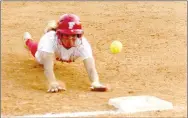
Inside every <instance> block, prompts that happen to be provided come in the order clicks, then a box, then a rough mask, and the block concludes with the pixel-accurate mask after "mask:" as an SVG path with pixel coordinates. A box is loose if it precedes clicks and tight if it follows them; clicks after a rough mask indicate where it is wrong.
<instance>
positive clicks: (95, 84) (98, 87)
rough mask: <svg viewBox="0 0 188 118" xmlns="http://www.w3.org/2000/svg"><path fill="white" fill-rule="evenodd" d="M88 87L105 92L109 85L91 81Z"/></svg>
mask: <svg viewBox="0 0 188 118" xmlns="http://www.w3.org/2000/svg"><path fill="white" fill-rule="evenodd" d="M90 89H91V91H99V92H105V91H109V90H110V87H109V85H106V86H105V85H102V84H101V83H98V82H93V83H92V85H91V87H90Z"/></svg>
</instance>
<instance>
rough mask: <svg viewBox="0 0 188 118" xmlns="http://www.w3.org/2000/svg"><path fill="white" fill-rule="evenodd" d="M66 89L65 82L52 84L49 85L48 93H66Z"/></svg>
mask: <svg viewBox="0 0 188 118" xmlns="http://www.w3.org/2000/svg"><path fill="white" fill-rule="evenodd" d="M65 90H66V87H65V84H64V83H63V82H52V83H50V84H49V88H48V91H47V92H49V93H56V92H60V91H65Z"/></svg>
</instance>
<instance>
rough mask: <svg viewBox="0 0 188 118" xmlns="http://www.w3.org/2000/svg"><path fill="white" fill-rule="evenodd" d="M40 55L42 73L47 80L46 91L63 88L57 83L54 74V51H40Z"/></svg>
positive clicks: (55, 90)
mask: <svg viewBox="0 0 188 118" xmlns="http://www.w3.org/2000/svg"><path fill="white" fill-rule="evenodd" d="M41 56H42V60H43V66H44V74H45V76H46V78H47V80H48V82H49V89H48V92H57V91H60V90H65V88H64V87H63V86H62V85H59V83H58V82H57V80H56V77H55V74H54V53H48V52H44V51H42V53H41Z"/></svg>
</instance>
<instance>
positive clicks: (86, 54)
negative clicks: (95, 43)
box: [76, 37, 93, 60]
mask: <svg viewBox="0 0 188 118" xmlns="http://www.w3.org/2000/svg"><path fill="white" fill-rule="evenodd" d="M76 56H79V57H81V59H82V60H85V59H87V58H90V57H93V54H92V48H91V45H90V44H89V42H88V41H87V39H86V38H85V37H83V39H82V45H80V46H79V47H78V52H77V55H76Z"/></svg>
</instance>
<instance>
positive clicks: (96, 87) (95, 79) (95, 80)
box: [84, 58, 108, 91]
mask: <svg viewBox="0 0 188 118" xmlns="http://www.w3.org/2000/svg"><path fill="white" fill-rule="evenodd" d="M84 66H85V68H86V71H87V73H88V76H89V79H90V80H91V82H92V83H91V90H92V91H107V90H108V88H107V87H106V86H104V85H102V84H101V83H100V82H99V76H98V73H97V70H96V67H95V60H94V59H93V58H87V59H85V60H84Z"/></svg>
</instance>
